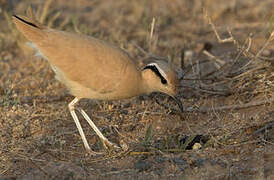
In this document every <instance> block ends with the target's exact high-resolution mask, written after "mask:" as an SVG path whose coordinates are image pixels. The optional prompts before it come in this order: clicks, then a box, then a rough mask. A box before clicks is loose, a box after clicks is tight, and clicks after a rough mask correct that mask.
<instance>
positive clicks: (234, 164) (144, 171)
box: [0, 0, 274, 179]
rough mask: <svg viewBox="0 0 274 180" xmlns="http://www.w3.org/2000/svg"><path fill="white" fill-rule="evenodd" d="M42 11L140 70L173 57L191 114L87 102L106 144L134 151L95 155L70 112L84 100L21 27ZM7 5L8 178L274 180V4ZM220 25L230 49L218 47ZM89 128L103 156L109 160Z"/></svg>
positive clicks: (0, 42) (0, 78) (2, 132)
mask: <svg viewBox="0 0 274 180" xmlns="http://www.w3.org/2000/svg"><path fill="white" fill-rule="evenodd" d="M30 4H32V6H33V8H34V9H36V10H37V15H38V18H39V19H40V20H41V21H43V22H44V23H45V24H48V25H49V26H51V27H54V28H56V29H60V30H66V31H71V32H75V33H83V34H88V35H92V36H94V37H96V38H99V39H103V40H106V41H108V42H111V43H113V44H117V45H119V46H120V47H122V48H124V49H126V50H127V51H128V52H129V53H130V54H131V55H132V56H133V57H134V58H135V59H136V60H137V61H138V62H139V63H142V60H143V59H144V58H145V57H146V56H147V55H148V54H147V53H149V54H157V55H160V56H164V57H167V59H169V60H170V61H171V62H172V63H174V64H176V65H177V67H178V71H180V74H181V75H182V78H181V87H180V98H181V100H182V101H183V103H184V106H185V109H186V112H185V113H183V114H181V113H179V112H178V107H177V106H176V104H175V103H174V102H173V101H172V100H170V99H169V98H168V97H166V96H164V95H162V94H158V93H153V94H152V95H144V96H140V97H136V98H133V99H129V100H120V101H111V102H103V101H91V100H84V101H82V102H81V107H83V108H84V109H85V110H86V111H87V113H88V114H89V115H90V117H92V118H93V120H94V122H95V123H96V125H97V126H98V127H99V128H100V130H101V131H102V132H103V134H104V135H106V136H107V137H108V138H109V139H110V140H112V141H114V142H116V143H119V142H120V141H121V140H122V141H123V142H125V143H126V144H128V146H129V150H128V151H126V152H106V153H105V154H104V155H102V156H95V157H90V156H86V152H85V149H84V147H83V144H82V141H81V138H80V136H79V134H78V131H77V128H76V127H75V124H74V122H73V120H72V118H71V116H70V114H69V111H68V109H67V104H68V103H69V102H70V101H71V100H72V99H73V97H72V96H70V95H68V94H67V92H66V88H65V87H64V86H63V85H62V84H61V83H59V82H58V81H56V80H55V79H54V73H53V72H52V70H51V69H50V67H49V65H48V64H47V62H46V61H44V60H41V59H37V58H35V57H33V56H32V53H33V52H31V51H30V50H29V49H28V48H27V47H26V46H25V40H24V38H23V37H22V36H21V35H20V34H19V33H18V32H17V31H16V29H15V28H14V25H13V24H12V23H11V21H10V17H11V15H12V14H13V13H16V14H25V10H26V8H27V7H28V5H30ZM47 4H48V5H49V7H47ZM0 5H1V6H0V17H1V19H5V21H1V22H0V27H1V28H0V179H38V178H42V179H92V178H96V179H103V178H111V179H121V178H122V179H151V178H155V179H159V178H164V179H271V178H273V176H274V172H273V169H274V168H273V167H274V161H273V159H274V153H273V152H274V130H273V128H274V127H273V126H274V119H273V117H274V116H273V112H274V108H273V98H274V96H273V90H274V85H273V80H274V76H273V75H274V74H273V64H274V43H273V41H274V40H273V39H274V31H273V30H274V29H273V27H274V26H273V19H274V14H273V9H274V3H273V0H265V1H255V0H251V1H250V0H243V1H231V2H230V1H225V0H222V1H220V0H218V1H217V0H212V1H179V0H178V1H177V0H175V1H164V0H160V1H159V0H157V1H156V0H155V1H145V0H141V1H126V0H120V1H99V0H95V1H86V0H80V1H79V0H78V1H74V0H73V1H62V0H57V1H54V3H52V2H51V3H50V1H17V0H14V1H4V0H2V1H1V0H0ZM153 18H155V26H154V33H153V36H152V38H150V30H151V23H152V21H153ZM210 20H211V21H210ZM211 22H212V24H211ZM214 25H215V26H216V27H215V30H216V31H217V33H218V35H219V36H220V38H221V39H225V38H230V39H229V40H228V42H226V43H224V42H219V41H218V39H217V37H216V34H215V33H214ZM271 33H272V34H273V35H272V36H271ZM80 120H81V122H82V124H83V127H84V131H85V133H86V135H87V137H88V140H89V143H90V144H92V148H93V149H94V150H97V151H99V150H102V146H101V143H100V141H99V140H98V138H97V136H96V134H95V133H94V132H93V131H92V130H91V128H90V127H89V126H88V124H87V123H86V122H85V121H84V119H80ZM193 148H194V149H193ZM195 148H196V149H195Z"/></svg>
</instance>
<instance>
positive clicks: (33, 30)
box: [12, 10, 47, 42]
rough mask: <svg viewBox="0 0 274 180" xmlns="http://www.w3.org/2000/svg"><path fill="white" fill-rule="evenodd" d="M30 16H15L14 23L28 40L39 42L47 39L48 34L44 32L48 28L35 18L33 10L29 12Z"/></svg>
mask: <svg viewBox="0 0 274 180" xmlns="http://www.w3.org/2000/svg"><path fill="white" fill-rule="evenodd" d="M28 16H29V17H25V16H18V15H13V18H12V21H13V22H14V23H15V25H16V27H17V29H18V30H19V31H20V32H22V33H23V34H24V36H25V37H26V38H27V39H28V40H30V41H32V42H39V41H40V40H41V39H43V37H45V35H46V33H45V31H44V30H46V29H47V27H46V26H44V25H42V24H41V23H39V22H38V21H37V20H36V19H35V18H34V16H33V15H32V11H31V10H29V12H28Z"/></svg>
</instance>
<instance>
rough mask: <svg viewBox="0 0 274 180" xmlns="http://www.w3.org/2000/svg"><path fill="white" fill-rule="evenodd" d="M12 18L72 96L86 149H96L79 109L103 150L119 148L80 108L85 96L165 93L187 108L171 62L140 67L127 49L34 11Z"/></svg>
mask: <svg viewBox="0 0 274 180" xmlns="http://www.w3.org/2000/svg"><path fill="white" fill-rule="evenodd" d="M12 21H13V22H14V24H15V25H16V27H17V29H18V30H19V31H20V32H21V33H22V34H23V35H24V36H25V37H26V39H27V40H28V41H29V42H30V43H31V46H32V48H34V49H35V50H36V51H37V52H38V54H39V55H40V56H42V57H43V58H44V59H46V60H47V62H48V63H49V64H50V66H51V68H52V70H53V71H54V73H55V78H56V79H57V80H58V81H60V82H61V83H62V84H64V85H65V87H66V88H67V89H68V91H69V93H70V94H71V95H72V96H74V99H73V100H72V101H71V102H70V103H69V104H68V109H69V112H70V114H71V116H72V118H73V120H74V122H75V124H76V127H77V129H78V131H79V133H80V136H81V139H82V141H83V144H84V147H85V149H86V150H87V152H90V153H91V154H92V153H96V152H94V151H93V150H91V148H90V146H89V144H88V141H87V139H86V136H85V133H84V131H83V129H82V126H81V124H80V122H79V119H78V116H77V114H76V112H75V111H76V110H77V111H78V112H79V113H80V114H81V115H82V116H83V117H84V119H85V120H86V121H87V122H88V124H89V125H90V126H91V127H92V129H93V130H94V131H95V132H96V134H97V135H98V136H99V138H100V140H101V141H102V144H103V147H104V148H105V149H109V148H112V147H114V148H120V147H118V146H117V145H116V144H114V143H112V142H110V141H109V140H108V139H107V138H106V137H105V136H104V135H103V134H102V133H101V132H100V130H99V129H98V128H97V126H96V125H95V124H94V122H93V121H92V120H91V119H90V117H89V116H88V115H87V113H86V112H85V111H84V110H83V109H82V108H80V107H76V105H77V103H78V102H79V101H80V100H81V99H94V100H120V99H127V98H131V97H135V96H139V95H142V94H150V93H152V92H161V93H164V94H167V95H169V96H171V97H172V98H173V99H174V100H175V101H176V103H177V104H178V106H179V108H180V110H181V111H182V112H183V105H182V102H181V101H180V100H179V98H178V97H176V95H177V91H178V86H179V79H178V76H177V73H176V71H175V70H174V66H172V65H171V64H170V63H168V62H167V61H163V60H160V59H158V60H157V59H156V60H154V61H152V62H150V63H148V64H145V65H144V66H143V67H142V68H140V67H139V66H138V65H137V63H136V61H135V60H134V59H133V58H132V57H131V56H130V55H129V53H128V52H126V51H125V50H123V49H121V48H119V47H118V46H115V45H112V44H110V43H107V42H105V41H102V40H99V39H97V38H94V37H91V36H87V35H81V34H75V33H71V32H66V31H60V30H56V29H52V28H49V27H47V26H46V25H43V24H41V23H40V22H38V21H37V20H36V19H35V18H34V16H32V15H28V16H22V15H13V16H12Z"/></svg>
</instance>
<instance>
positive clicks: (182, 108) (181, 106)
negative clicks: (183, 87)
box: [172, 96, 184, 112]
mask: <svg viewBox="0 0 274 180" xmlns="http://www.w3.org/2000/svg"><path fill="white" fill-rule="evenodd" d="M172 98H173V99H174V100H175V102H176V103H177V104H178V106H179V108H180V110H181V112H184V106H183V103H182V102H181V101H180V99H179V98H178V97H176V96H172Z"/></svg>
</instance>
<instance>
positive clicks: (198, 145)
mask: <svg viewBox="0 0 274 180" xmlns="http://www.w3.org/2000/svg"><path fill="white" fill-rule="evenodd" d="M201 147H202V145H201V144H200V143H195V144H194V145H193V146H192V149H193V150H197V149H201Z"/></svg>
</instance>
